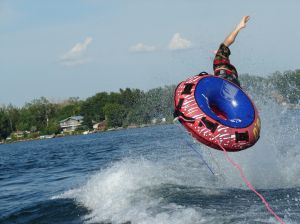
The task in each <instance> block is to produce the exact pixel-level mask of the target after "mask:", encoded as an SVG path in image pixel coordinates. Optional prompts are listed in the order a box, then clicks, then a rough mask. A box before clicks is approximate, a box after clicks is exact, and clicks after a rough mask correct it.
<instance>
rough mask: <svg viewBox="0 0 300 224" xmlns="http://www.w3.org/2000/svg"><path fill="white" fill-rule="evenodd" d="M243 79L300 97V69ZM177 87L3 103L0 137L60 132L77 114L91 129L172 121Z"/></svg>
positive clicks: (262, 91)
mask: <svg viewBox="0 0 300 224" xmlns="http://www.w3.org/2000/svg"><path fill="white" fill-rule="evenodd" d="M240 80H241V83H242V86H243V88H244V89H246V91H249V92H252V93H254V94H256V95H258V96H262V95H264V96H268V97H271V98H274V99H275V100H277V101H284V102H287V103H289V104H298V103H299V101H300V70H295V71H287V72H284V73H280V72H276V73H274V74H273V75H271V76H269V77H266V78H263V77H259V76H251V75H241V76H240ZM174 89H175V86H165V87H160V88H155V89H151V90H149V91H146V92H145V91H142V90H139V89H130V88H126V89H120V90H119V92H111V93H107V92H100V93H97V94H96V95H94V96H92V97H89V98H87V99H85V100H80V99H79V98H74V97H73V98H69V99H68V100H65V101H64V102H62V103H53V102H50V101H49V100H48V99H46V98H45V97H41V98H39V99H35V100H33V101H31V102H30V103H26V104H25V105H24V106H23V107H21V108H18V107H15V106H13V105H11V104H10V105H7V106H5V105H4V106H2V107H0V139H6V138H7V137H8V136H9V135H10V134H11V133H12V132H15V131H28V132H30V133H39V134H41V135H46V134H58V133H60V127H59V121H61V120H63V119H65V118H67V117H70V116H75V115H81V116H83V117H84V121H83V126H82V128H84V129H91V128H92V126H93V124H94V123H97V122H101V121H103V120H105V121H106V123H107V127H108V128H109V127H121V126H123V127H126V126H128V125H134V124H135V125H138V124H147V123H150V122H151V120H152V119H154V118H157V119H161V118H166V119H167V120H168V121H171V120H172V114H173V92H174ZM278 99H279V100H278Z"/></svg>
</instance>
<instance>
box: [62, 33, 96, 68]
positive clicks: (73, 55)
mask: <svg viewBox="0 0 300 224" xmlns="http://www.w3.org/2000/svg"><path fill="white" fill-rule="evenodd" d="M92 41H93V38H91V37H87V38H85V40H84V42H83V43H77V44H75V46H74V47H72V48H71V50H69V51H68V52H67V53H65V54H64V55H63V56H62V57H61V58H60V62H61V63H62V64H63V65H67V66H72V65H78V64H84V63H86V62H88V61H89V59H87V58H85V57H84V52H85V51H86V50H87V47H88V46H89V45H90V44H91V43H92Z"/></svg>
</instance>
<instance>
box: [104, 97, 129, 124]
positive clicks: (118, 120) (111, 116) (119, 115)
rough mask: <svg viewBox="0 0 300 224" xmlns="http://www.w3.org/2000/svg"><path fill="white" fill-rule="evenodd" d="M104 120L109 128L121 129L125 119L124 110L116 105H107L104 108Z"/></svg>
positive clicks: (121, 106)
mask: <svg viewBox="0 0 300 224" xmlns="http://www.w3.org/2000/svg"><path fill="white" fill-rule="evenodd" d="M103 110H104V113H105V118H106V121H107V125H108V126H109V127H121V126H122V125H123V121H124V119H125V117H126V109H125V107H124V106H123V105H121V104H117V103H107V104H106V105H105V106H104V108H103Z"/></svg>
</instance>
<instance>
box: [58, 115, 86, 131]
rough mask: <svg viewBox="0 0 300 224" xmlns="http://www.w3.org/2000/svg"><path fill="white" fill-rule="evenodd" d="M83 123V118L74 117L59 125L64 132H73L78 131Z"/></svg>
mask: <svg viewBox="0 0 300 224" xmlns="http://www.w3.org/2000/svg"><path fill="white" fill-rule="evenodd" d="M82 122H83V117H82V116H72V117H68V118H66V119H64V120H62V121H60V122H59V125H60V127H61V129H62V130H63V132H72V131H75V130H76V129H78V128H79V127H80V126H81V125H82Z"/></svg>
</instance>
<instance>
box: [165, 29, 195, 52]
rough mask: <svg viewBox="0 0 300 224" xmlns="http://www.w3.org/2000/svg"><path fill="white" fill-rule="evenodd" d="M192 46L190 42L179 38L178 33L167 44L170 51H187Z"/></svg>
mask: <svg viewBox="0 0 300 224" xmlns="http://www.w3.org/2000/svg"><path fill="white" fill-rule="evenodd" d="M191 46H192V42H191V41H189V40H187V39H184V38H183V37H181V36H180V33H175V34H174V36H173V37H172V39H171V41H170V43H169V49H170V50H180V49H187V48H190V47H191Z"/></svg>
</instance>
